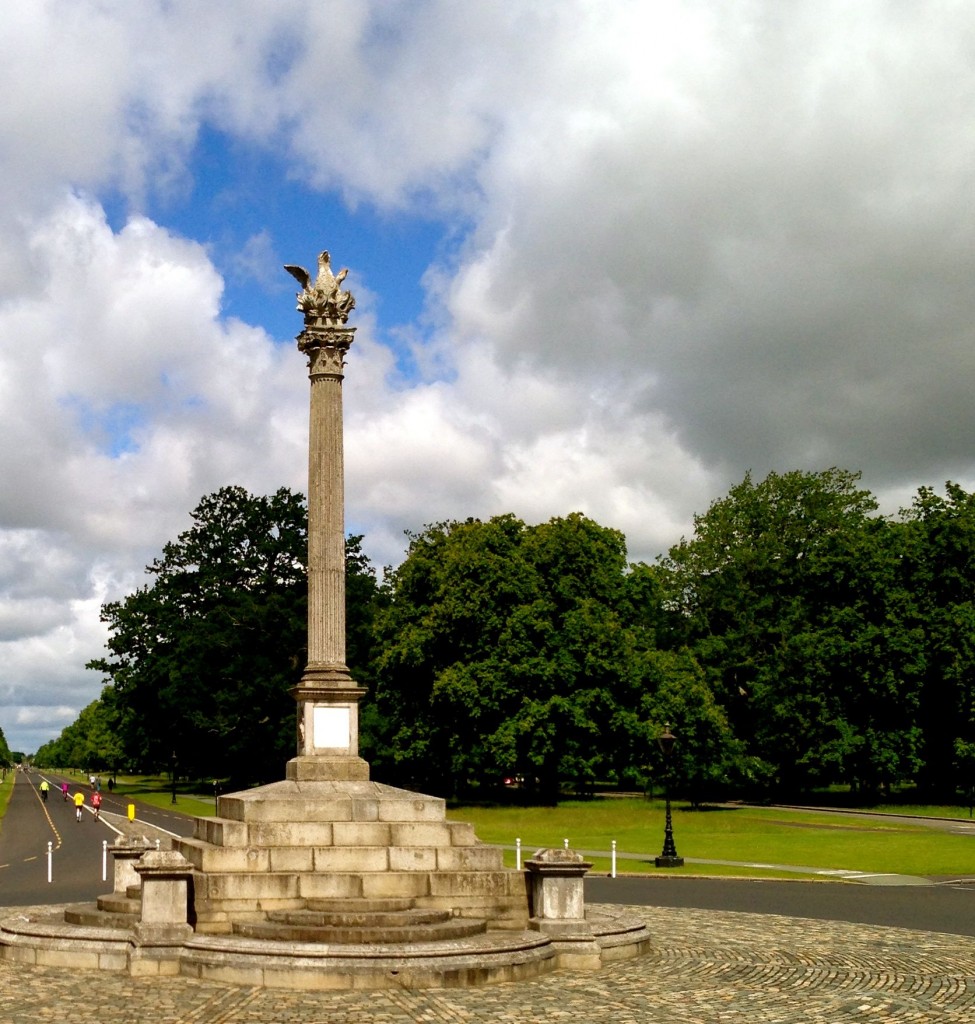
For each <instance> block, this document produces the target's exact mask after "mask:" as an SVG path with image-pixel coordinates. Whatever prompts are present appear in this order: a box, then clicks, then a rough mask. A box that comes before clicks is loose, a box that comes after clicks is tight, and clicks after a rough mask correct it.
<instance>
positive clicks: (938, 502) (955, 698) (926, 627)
mask: <svg viewBox="0 0 975 1024" xmlns="http://www.w3.org/2000/svg"><path fill="white" fill-rule="evenodd" d="M904 517H905V524H906V536H907V544H906V546H905V551H904V558H903V562H904V572H905V578H906V582H907V587H908V589H909V592H910V594H911V598H912V601H911V604H910V605H909V606H908V607H907V608H906V610H905V618H906V619H907V620H908V624H909V625H911V626H912V627H913V629H914V633H915V635H916V637H917V640H916V646H917V647H918V649H919V650H920V651H921V652H922V654H921V655H920V656H919V659H918V660H919V662H920V665H921V667H920V670H919V676H920V686H919V690H920V694H919V702H918V705H919V716H918V725H919V731H920V733H921V735H922V737H923V739H922V744H923V747H922V749H923V761H924V766H923V770H922V772H921V778H920V781H921V784H922V786H923V788H924V789H925V790H926V791H927V792H928V794H929V795H930V796H931V797H932V798H941V797H944V798H947V799H951V798H953V797H954V795H955V793H956V791H957V789H958V787H959V786H965V787H967V786H971V784H972V776H971V774H970V772H971V765H972V753H971V752H972V750H973V749H975V494H969V493H966V492H965V491H964V490H963V489H962V488H961V487H959V486H958V485H957V484H954V483H951V482H950V481H949V482H948V484H947V485H946V493H945V495H944V497H942V496H940V495H938V494H936V493H935V492H934V491H933V490H931V489H930V488H927V487H922V488H920V489H919V490H918V493H917V495H916V496H915V499H914V503H913V505H912V507H911V508H910V509H908V510H906V511H905V513H904ZM960 771H963V772H964V773H965V774H964V776H963V777H959V772H960Z"/></svg>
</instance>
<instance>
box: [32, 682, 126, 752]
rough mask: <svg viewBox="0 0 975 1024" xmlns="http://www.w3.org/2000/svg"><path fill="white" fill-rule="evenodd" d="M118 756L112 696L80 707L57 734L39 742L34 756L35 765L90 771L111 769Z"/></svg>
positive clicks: (116, 723) (116, 727) (120, 750)
mask: <svg viewBox="0 0 975 1024" xmlns="http://www.w3.org/2000/svg"><path fill="white" fill-rule="evenodd" d="M121 758H122V744H121V739H120V736H119V730H118V722H117V719H116V715H115V712H114V710H113V707H112V695H111V693H110V692H106V694H104V695H103V697H102V698H100V699H99V700H96V701H92V703H91V704H89V705H88V706H87V707H85V708H82V710H81V713H80V714H79V715H78V717H77V719H75V721H74V722H72V723H71V725H69V726H66V727H65V728H64V729H62V730H61V734H60V735H59V736H58V737H57V738H56V739H53V740H51V741H50V742H48V743H45V744H43V745H42V746H41V747H40V748H39V749H38V751H37V753H36V754H35V755H34V764H36V765H37V766H38V767H39V768H63V767H69V766H70V767H76V768H87V769H89V770H91V771H107V770H110V769H114V768H115V767H116V766H117V764H118V763H119V761H120V760H121Z"/></svg>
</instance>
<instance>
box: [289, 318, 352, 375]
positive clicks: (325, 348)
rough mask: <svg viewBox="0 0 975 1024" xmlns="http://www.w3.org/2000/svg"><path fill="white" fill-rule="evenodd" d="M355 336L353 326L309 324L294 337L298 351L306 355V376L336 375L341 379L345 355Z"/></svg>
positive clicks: (306, 323)
mask: <svg viewBox="0 0 975 1024" xmlns="http://www.w3.org/2000/svg"><path fill="white" fill-rule="evenodd" d="M354 337H355V328H354V327H338V326H336V325H334V324H325V325H314V326H310V325H309V324H308V322H307V319H306V322H305V329H304V330H303V331H302V332H301V334H299V335H298V337H297V338H296V339H295V340H296V341H297V342H298V351H299V352H302V353H304V355H306V356H308V376H309V377H311V378H312V379H313V380H314V379H315V378H316V377H337V378H339V379H341V378H342V377H343V376H344V374H343V372H342V371H343V369H344V368H345V355H346V353H347V352H348V351H349V346H350V345H351V344H352V342H353V340H354Z"/></svg>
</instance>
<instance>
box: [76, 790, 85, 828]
mask: <svg viewBox="0 0 975 1024" xmlns="http://www.w3.org/2000/svg"><path fill="white" fill-rule="evenodd" d="M84 806H85V794H84V793H82V792H81V790H80V789H79V790H78V792H77V793H75V795H74V810H75V819H76V820H77V821H81V809H82V807H84Z"/></svg>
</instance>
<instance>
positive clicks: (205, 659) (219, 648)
mask: <svg viewBox="0 0 975 1024" xmlns="http://www.w3.org/2000/svg"><path fill="white" fill-rule="evenodd" d="M192 520H193V524H192V526H191V527H190V528H189V529H188V530H186V531H184V532H183V533H181V534H180V535H179V537H178V538H177V540H176V541H174V542H171V543H168V544H166V545H165V547H164V549H163V553H162V556H161V557H160V558H157V559H155V560H154V561H153V562H152V564H151V565H150V566H149V567H148V570H147V571H148V572H149V573H150V574H151V576H152V577H153V581H152V583H151V584H149V585H146V586H144V587H142V588H140V589H139V590H137V591H136V592H135V593H134V594H130V595H129V596H128V597H126V598H125V599H124V600H122V601H117V602H112V603H110V604H107V605H105V606H104V608H103V609H102V619H103V621H105V622H107V623H108V626H109V630H110V637H109V640H108V644H107V646H108V649H109V652H110V657H108V658H104V659H99V660H97V661H94V662H92V663H91V665H90V666H89V667H91V668H94V669H96V670H98V671H100V672H103V673H104V674H105V675H106V676H107V677H108V679H109V680H110V682H111V691H110V692H111V698H110V699H111V701H112V706H113V710H114V713H115V715H116V720H117V724H118V729H119V731H120V733H121V735H122V738H123V742H124V747H125V753H126V756H127V758H128V759H129V760H131V761H132V762H133V763H136V764H140V765H143V766H147V767H154V768H156V769H158V768H167V767H169V766H170V764H171V761H172V759H173V758H174V757H175V761H176V765H177V769H178V771H179V772H180V773H182V774H187V775H197V776H200V777H205V776H217V777H226V776H230V777H231V778H232V779H233V780H235V781H237V782H240V783H244V782H251V781H261V780H266V779H270V778H279V777H280V775H281V772H282V770H283V765H284V762H285V761H287V759H288V758H289V757H292V756H293V755H294V749H295V740H294V736H295V705H294V701H293V699H292V697H291V696H290V691H291V689H292V687H294V686H295V685H296V684H297V682H298V680H299V679H300V677H301V672H302V670H303V668H304V665H305V660H306V642H307V631H306V616H307V579H306V569H305V562H306V551H307V514H306V510H305V506H304V503H303V498H302V496H301V495H299V494H295V493H293V492H291V491H290V490H288V489H286V488H281V489H280V490H278V491H277V492H275V493H274V494H273V495H270V496H264V497H259V496H253V495H251V494H249V493H248V492H247V491H245V490H244V489H243V488H241V487H224V488H221V489H220V490H219V491H216V492H214V493H213V494H211V495H208V496H206V497H204V498H203V499H202V500H201V502H200V504H199V505H198V506H197V508H196V509H195V510H194V511H193V513H192ZM360 539H361V538H350V539H349V543H348V559H347V561H348V572H349V574H350V575H351V577H352V585H351V586H350V587H349V588H348V589H349V591H350V594H351V596H352V603H351V606H350V609H349V611H350V612H351V614H350V615H349V616H348V618H349V620H350V623H351V625H352V630H353V635H354V636H355V637H356V643H357V645H358V646H357V647H356V648H355V649H354V650H353V652H352V653H353V654H355V655H357V656H358V657H360V658H361V659H362V664H363V665H368V658H369V639H368V637H369V629H368V621H367V620H368V619H369V618H370V617H371V615H372V608H371V605H370V603H369V602H370V600H371V595H374V594H375V592H376V590H377V584H376V582H375V576H374V574H372V570H371V567H369V566H368V563H367V562H366V560H365V559H364V557H363V556H362V553H361V549H360V544H359V542H360ZM350 668H352V669H353V671H355V670H356V668H357V666H356V665H355V664H354V663H353V662H352V661H351V660H350Z"/></svg>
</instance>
